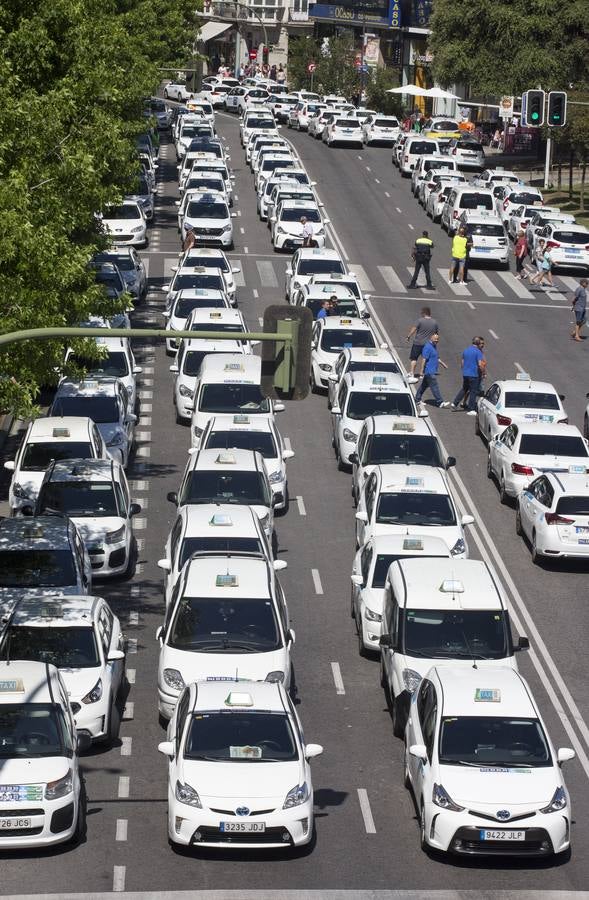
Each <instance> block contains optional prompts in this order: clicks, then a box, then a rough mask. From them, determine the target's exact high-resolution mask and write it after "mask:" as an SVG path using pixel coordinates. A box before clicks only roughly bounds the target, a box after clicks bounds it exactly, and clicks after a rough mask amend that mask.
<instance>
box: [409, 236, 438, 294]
mask: <svg viewBox="0 0 589 900" xmlns="http://www.w3.org/2000/svg"><path fill="white" fill-rule="evenodd" d="M433 249H434V242H433V241H432V239H431V238H430V236H429V234H428V232H427V231H422V233H421V237H420V238H417V240H416V241H415V245H414V247H413V252H412V253H411V256H412V257H413V260H414V262H415V268H414V270H413V276H412V278H411V281H410V282H409V284H408V285H407V287H408V288H416V287H417V279H418V278H419V273H420V271H421V269H423V271H424V273H425V281H426V287H427V289H428V291H434V290H435V287H434V285H433V284H432V276H431V273H430V269H429V264H430V262H431V258H432V250H433Z"/></svg>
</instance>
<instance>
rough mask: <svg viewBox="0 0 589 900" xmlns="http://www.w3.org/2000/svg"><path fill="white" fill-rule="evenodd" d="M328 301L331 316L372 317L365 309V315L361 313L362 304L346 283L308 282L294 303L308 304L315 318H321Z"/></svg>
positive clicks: (298, 304) (296, 304)
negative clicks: (360, 304)
mask: <svg viewBox="0 0 589 900" xmlns="http://www.w3.org/2000/svg"><path fill="white" fill-rule="evenodd" d="M326 301H329V312H328V313H327V314H328V315H330V316H339V317H340V318H346V319H360V318H362V319H369V318H370V313H369V312H366V311H364V314H363V315H362V314H361V313H360V306H359V304H358V301H357V299H356V297H355V295H354V293H353V292H352V291H351V290H350V288H349V287H347V285H344V284H306V285H305V287H304V288H302V289H301V290H300V291H298V292H297V295H296V298H295V302H294V305H295V306H306V307H307V309H310V310H311V312H312V314H313V318H314V319H319V318H322V317H323V315H324V313H323V312H322V310H323V309H324V303H325V302H326ZM364 310H366V306H364Z"/></svg>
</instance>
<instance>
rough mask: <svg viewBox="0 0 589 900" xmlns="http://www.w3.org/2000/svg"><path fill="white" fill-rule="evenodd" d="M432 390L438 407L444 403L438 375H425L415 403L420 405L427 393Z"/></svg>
mask: <svg viewBox="0 0 589 900" xmlns="http://www.w3.org/2000/svg"><path fill="white" fill-rule="evenodd" d="M428 388H429V389H430V391H431V392H432V394H433V395H434V401H435V404H436V406H439V405H440V403H443V402H444V400H443V397H442V395H441V393H440V387H439V385H438V376H437V375H424V376H423V378H422V379H421V384H420V385H419V387H418V388H417V393H416V394H415V401H416V403H419V402H420V400H421V398H422V397H423V395H424V393H425V391H427V389H428Z"/></svg>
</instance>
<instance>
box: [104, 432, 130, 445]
mask: <svg viewBox="0 0 589 900" xmlns="http://www.w3.org/2000/svg"><path fill="white" fill-rule="evenodd" d="M126 440H127V435H126V434H125V432H124V431H115V433H114V434H113V435H112V437H110V438H109V439H108V441H107V442H106V446H107V447H118V446H119V444H124V443H125V441H126Z"/></svg>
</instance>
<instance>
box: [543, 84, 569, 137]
mask: <svg viewBox="0 0 589 900" xmlns="http://www.w3.org/2000/svg"><path fill="white" fill-rule="evenodd" d="M566 122H567V95H566V92H565V91H550V93H549V94H548V114H547V116H546V124H547V125H552V126H553V127H555V128H562V126H563V125H566Z"/></svg>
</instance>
